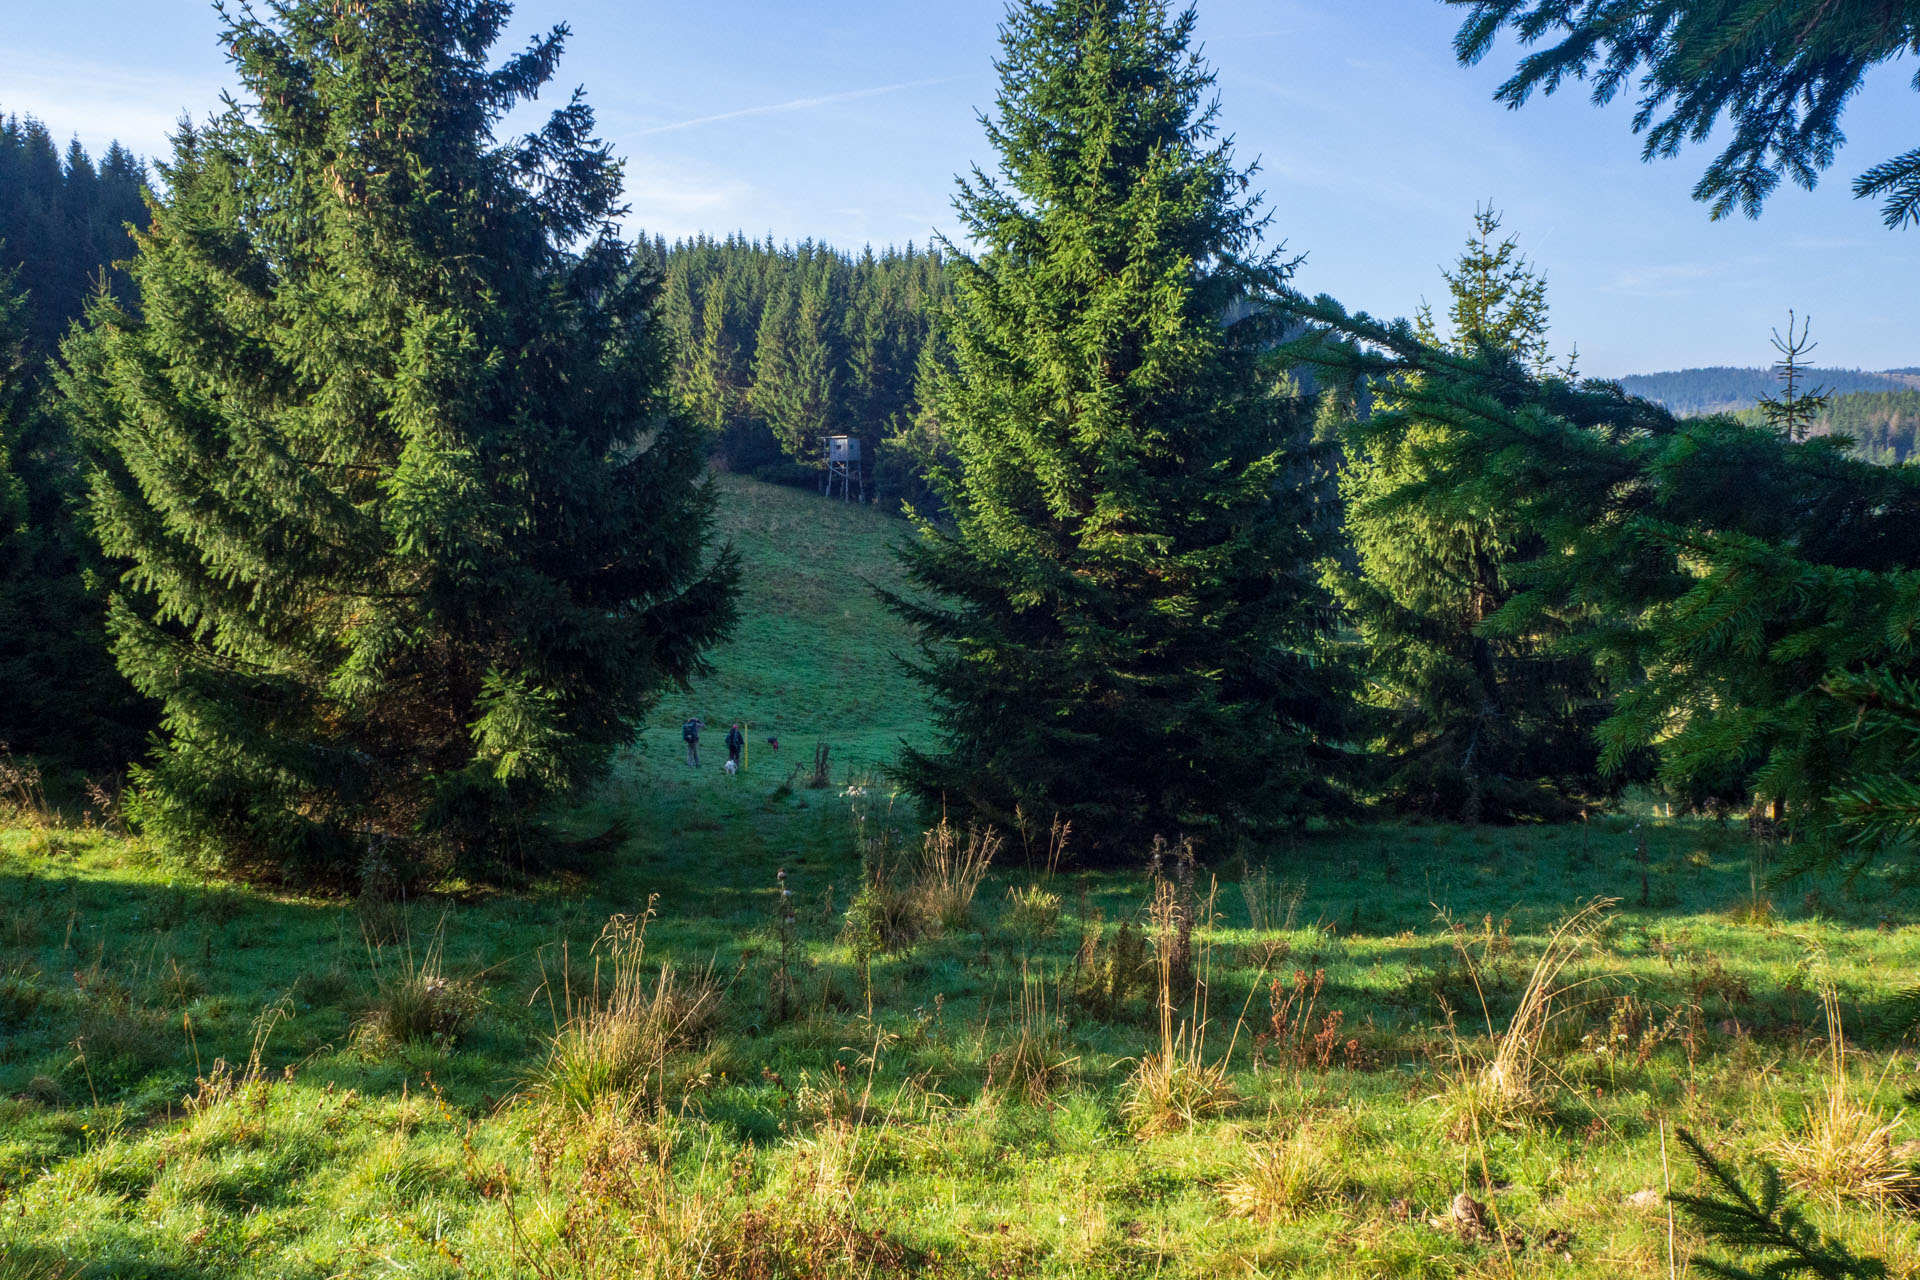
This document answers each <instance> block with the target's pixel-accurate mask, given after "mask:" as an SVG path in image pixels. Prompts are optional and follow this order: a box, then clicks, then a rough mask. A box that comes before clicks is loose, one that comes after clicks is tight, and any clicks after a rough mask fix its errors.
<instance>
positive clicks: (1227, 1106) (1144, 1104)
mask: <svg viewBox="0 0 1920 1280" xmlns="http://www.w3.org/2000/svg"><path fill="white" fill-rule="evenodd" d="M1182 896H1183V895H1182V894H1181V893H1180V891H1179V889H1178V888H1177V887H1176V886H1175V885H1174V884H1173V883H1172V882H1170V881H1167V880H1164V879H1163V880H1158V881H1157V882H1156V884H1155V887H1154V896H1153V903H1152V905H1151V906H1150V907H1149V908H1148V913H1149V918H1150V919H1151V921H1152V927H1153V948H1154V976H1155V979H1156V996H1157V1004H1158V1011H1159V1015H1160V1043H1159V1045H1158V1047H1157V1048H1155V1049H1154V1050H1153V1051H1152V1052H1151V1053H1149V1054H1147V1055H1146V1057H1144V1058H1142V1059H1141V1060H1140V1064H1139V1066H1137V1067H1136V1068H1135V1069H1134V1072H1133V1076H1132V1078H1131V1079H1129V1080H1128V1082H1127V1088H1126V1096H1125V1098H1124V1099H1123V1100H1122V1102H1121V1110H1122V1112H1123V1113H1124V1114H1125V1116H1126V1118H1127V1121H1128V1123H1129V1124H1130V1125H1131V1126H1132V1128H1133V1130H1134V1132H1136V1133H1138V1134H1140V1135H1141V1136H1142V1137H1150V1136H1152V1135H1154V1134H1160V1133H1172V1132H1176V1131H1178V1130H1181V1129H1185V1128H1188V1127H1189V1126H1191V1125H1194V1124H1197V1123H1199V1122H1200V1121H1202V1120H1207V1119H1211V1118H1212V1117H1215V1116H1219V1115H1223V1114H1225V1113H1226V1112H1227V1111H1229V1110H1231V1109H1232V1107H1233V1106H1234V1104H1235V1103H1237V1102H1238V1101H1239V1094H1238V1092H1237V1091H1236V1090H1235V1089H1234V1087H1233V1077H1232V1076H1231V1074H1230V1073H1229V1072H1228V1070H1227V1060H1228V1059H1229V1058H1230V1057H1231V1056H1232V1053H1233V1046H1232V1045H1231V1044H1229V1045H1228V1046H1227V1052H1226V1053H1224V1054H1222V1055H1220V1057H1219V1058H1218V1059H1216V1060H1214V1061H1211V1062H1209V1061H1208V1060H1207V1055H1206V1041H1207V983H1206V977H1205V973H1204V968H1205V959H1206V957H1205V956H1204V955H1203V956H1202V959H1201V963H1200V964H1199V965H1198V966H1194V965H1193V964H1192V961H1191V960H1187V959H1186V957H1187V955H1188V952H1187V948H1188V947H1189V946H1190V945H1191V938H1192V934H1193V922H1192V918H1191V911H1192V908H1191V907H1188V906H1186V905H1185V904H1184V903H1183V901H1182ZM1208 906H1209V912H1208V913H1209V914H1211V910H1210V908H1211V900H1209V903H1208ZM1183 960H1185V962H1186V964H1187V965H1188V966H1189V967H1190V972H1191V974H1192V979H1191V980H1192V983H1193V989H1192V995H1191V1003H1190V1005H1189V1013H1188V1015H1186V1016H1183V1017H1181V1018H1179V1019H1178V1020H1176V1019H1175V1016H1174V996H1173V992H1174V986H1175V983H1174V977H1175V974H1176V972H1178V971H1179V969H1180V967H1181V965H1182V961H1183Z"/></svg>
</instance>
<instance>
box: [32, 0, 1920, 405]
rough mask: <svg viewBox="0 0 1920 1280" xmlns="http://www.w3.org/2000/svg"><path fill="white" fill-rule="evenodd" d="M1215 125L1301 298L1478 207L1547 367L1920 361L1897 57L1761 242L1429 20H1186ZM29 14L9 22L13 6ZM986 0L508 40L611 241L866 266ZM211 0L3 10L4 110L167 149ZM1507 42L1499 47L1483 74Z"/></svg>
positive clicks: (1219, 10)
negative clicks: (562, 118) (1794, 350)
mask: <svg viewBox="0 0 1920 1280" xmlns="http://www.w3.org/2000/svg"><path fill="white" fill-rule="evenodd" d="M1199 7H1200V31H1201V36H1202V39H1203V40H1204V41H1205V45H1206V53H1207V56H1208V58H1209V59H1210V61H1211V62H1212V63H1213V65H1214V67H1215V69H1216V70H1217V72H1218V74H1219V90H1220V94H1221V98H1222V105H1223V115H1222V120H1223V123H1224V125H1225V127H1226V128H1227V130H1228V131H1230V132H1231V133H1233V134H1234V135H1235V137H1236V139H1237V146H1238V152H1239V154H1240V156H1241V157H1242V158H1243V159H1248V160H1251V159H1253V158H1256V157H1257V158H1259V159H1260V161H1261V164H1262V174H1261V176H1260V178H1259V179H1257V181H1258V182H1260V183H1261V184H1262V185H1263V186H1264V187H1265V189H1266V191H1267V193H1268V195H1269V198H1270V202H1271V207H1272V208H1273V210H1274V212H1275V215H1276V216H1275V220H1274V228H1275V231H1276V233H1277V235H1280V236H1284V237H1285V238H1286V240H1287V242H1288V245H1289V248H1291V249H1293V250H1299V251H1304V252H1306V253H1307V254H1308V260H1307V264H1306V266H1305V267H1304V268H1303V269H1302V271H1301V273H1300V275H1299V277H1298V283H1299V284H1300V285H1301V286H1302V287H1303V288H1305V289H1306V290H1308V291H1309V292H1327V293H1331V294H1333V295H1334V296H1336V297H1338V298H1339V299H1340V300H1341V301H1342V302H1344V303H1345V304H1346V305H1347V306H1349V307H1351V308H1359V309H1365V310H1368V311H1371V312H1373V313H1375V314H1376V315H1402V314H1406V313H1409V312H1410V311H1411V310H1412V309H1413V308H1414V307H1416V306H1417V305H1418V304H1419V303H1420V301H1421V300H1422V299H1423V298H1434V299H1436V300H1438V298H1439V295H1440V293H1441V291H1442V289H1443V286H1442V285H1441V282H1440V279H1439V268H1440V266H1441V264H1443V263H1446V262H1450V261H1451V260H1452V259H1453V258H1454V257H1455V256H1456V255H1457V253H1458V251H1459V248H1460V244H1461V242H1462V240H1463V239H1464V238H1465V235H1466V232H1467V230H1468V224H1469V222H1470V220H1471V217H1472V214H1473V210H1474V206H1475V203H1476V202H1482V201H1486V200H1488V199H1491V200H1492V201H1493V202H1494V204H1495V206H1496V207H1497V208H1499V209H1501V210H1503V211H1504V212H1505V215H1506V229H1507V230H1508V231H1510V232H1513V233H1515V234H1517V235H1518V236H1519V238H1520V241H1521V244H1522V245H1523V247H1524V248H1525V249H1526V251H1527V252H1528V253H1529V255H1530V256H1531V257H1532V258H1533V260H1534V261H1535V263H1536V264H1537V265H1539V266H1540V267H1542V268H1543V269H1545V270H1546V272H1547V274H1548V277H1549V279H1550V281H1551V294H1550V296H1551V300H1552V304H1553V316H1554V337H1555V346H1556V349H1559V350H1564V349H1565V348H1566V347H1567V346H1568V345H1569V344H1570V343H1575V342H1577V343H1578V345H1579V348H1580V351H1581V357H1582V358H1581V366H1582V368H1583V370H1584V371H1586V372H1588V373H1591V374H1600V375H1607V376H1614V375H1619V374H1625V373H1633V372H1647V371H1652V370H1656V369H1667V368H1676V367H1682V366H1687V365H1701V364H1764V363H1766V362H1767V361H1768V360H1769V359H1770V357H1771V354H1772V353H1771V351H1770V349H1769V347H1768V343H1767V336H1768V331H1769V330H1770V329H1771V328H1772V327H1774V326H1777V325H1781V324H1783V323H1784V321H1785V318H1786V312H1787V309H1788V308H1789V307H1792V308H1795V309H1797V310H1798V311H1799V312H1800V313H1801V314H1802V315H1807V314H1810V315H1811V316H1812V317H1813V322H1814V336H1815V338H1816V339H1817V340H1818V341H1819V342H1820V348H1819V350H1818V352H1817V353H1816V355H1815V359H1816V360H1818V361H1820V362H1821V363H1827V364H1835V365H1845V366H1861V367H1866V368H1886V367H1893V366H1902V365H1920V231H1908V232H1904V233H1903V232H1889V231H1886V230H1884V229H1883V228H1882V227H1881V226H1880V223H1879V220H1878V217H1877V215H1876V213H1875V210H1874V208H1873V206H1872V205H1871V204H1869V203H1867V202H1862V201H1857V200H1854V199H1853V198H1852V197H1851V196H1850V195H1849V194H1848V192H1847V185H1848V182H1849V181H1850V179H1851V178H1852V176H1853V175H1854V174H1855V173H1857V172H1858V171H1859V170H1861V169H1863V168H1865V167H1867V166H1868V165H1869V164H1872V163H1874V162H1876V161H1878V160H1881V159H1884V158H1886V157H1888V156H1891V155H1894V154H1897V153H1900V152H1903V151H1906V150H1908V149H1909V148H1911V147H1913V146H1914V145H1916V142H1920V138H1916V137H1915V128H1914V121H1915V120H1916V119H1920V113H1916V112H1915V110H1914V108H1915V105H1916V102H1920V98H1916V95H1915V94H1914V92H1913V91H1912V89H1911V88H1909V87H1908V83H1907V82H1908V80H1909V79H1910V77H1911V76H1912V74H1913V71H1914V68H1913V67H1912V66H1903V65H1900V64H1894V65H1892V66H1888V67H1883V68H1881V69H1880V70H1879V72H1878V73H1877V74H1876V75H1875V76H1874V77H1873V78H1872V79H1871V80H1870V82H1869V83H1868V85H1867V87H1866V89H1865V91H1864V92H1863V93H1862V94H1861V95H1860V96H1859V97H1858V98H1856V99H1855V101H1854V103H1853V105H1852V106H1851V108H1850V109H1849V111H1848V114H1847V116H1846V121H1845V124H1846V129H1847V133H1848V135H1849V145H1848V146H1846V147H1845V148H1844V149H1843V150H1842V151H1841V153H1840V158H1839V162H1838V163H1837V164H1836V166H1835V167H1834V168H1833V169H1832V170H1831V171H1830V172H1829V173H1828V175H1827V176H1826V178H1825V180H1824V181H1823V182H1822V183H1821V185H1820V188H1819V189H1818V190H1817V191H1815V192H1813V193H1811V194H1809V193H1806V192H1803V191H1801V190H1799V189H1798V188H1793V189H1790V190H1785V191H1783V192H1781V193H1780V194H1779V195H1777V196H1776V197H1775V198H1774V200H1773V201H1772V203H1771V204H1770V205H1769V207H1768V209H1767V212H1766V214H1765V215H1764V216H1763V217H1762V218H1761V219H1760V220H1759V221H1758V222H1749V221H1747V220H1746V219H1744V218H1738V219H1734V220H1731V221H1726V222H1720V223H1712V222H1709V221H1708V220H1707V216H1706V212H1705V209H1704V208H1703V207H1702V206H1701V205H1699V204H1696V203H1695V202H1693V201H1692V200H1690V199H1689V198H1688V195H1687V193H1688V190H1689V189H1690V188H1691V186H1692V184H1693V182H1694V181H1695V179H1696V178H1697V177H1698V175H1699V172H1700V170H1701V168H1702V167H1703V166H1704V165H1705V163H1706V161H1707V159H1708V158H1709V154H1710V153H1709V152H1707V151H1706V150H1705V149H1703V148H1696V149H1694V150H1692V151H1690V152H1688V153H1685V154H1684V155H1683V156H1682V157H1680V158H1679V159H1677V160H1669V161H1660V162H1656V163H1654V164H1643V163H1641V161H1640V159H1639V141H1638V140H1637V139H1636V138H1634V137H1633V135H1632V134H1631V132H1630V131H1629V128H1628V116H1629V115H1630V112H1631V108H1630V106H1629V105H1628V104H1625V103H1617V104H1615V105H1614V106H1613V107H1612V108H1610V109H1608V110H1604V111H1602V110H1596V109H1594V108H1593V107H1591V106H1590V105H1588V103H1587V101H1586V99H1585V97H1584V96H1583V95H1582V94H1580V93H1579V92H1578V90H1577V88H1576V91H1575V92H1573V93H1564V92H1563V93H1562V94H1560V95H1558V96H1556V97H1554V98H1551V99H1540V100H1537V101H1535V102H1534V103H1532V104H1530V105H1529V106H1528V107H1527V108H1526V109H1525V110H1522V111H1519V112H1511V111H1508V110H1506V109H1505V108H1503V107H1501V106H1498V105H1496V104H1495V103H1494V102H1493V101H1492V100H1491V95H1492V91H1493V88H1494V86H1495V85H1497V84H1498V83H1499V81H1500V80H1501V78H1502V77H1503V75H1504V73H1505V71H1506V69H1507V68H1509V67H1510V66H1511V64H1512V61H1513V56H1512V50H1511V49H1506V50H1502V51H1498V52H1496V54H1495V55H1494V56H1493V57H1490V58H1489V59H1488V61H1487V62H1486V63H1484V64H1483V65H1481V66H1479V67H1476V68H1471V69H1462V68H1460V67H1459V66H1458V65H1457V64H1456V63H1455V62H1454V61H1453V58H1452V55H1451V49H1450V45H1449V40H1450V38H1451V35H1452V32H1453V29H1454V26H1455V17H1456V15H1455V13H1454V12H1453V11H1450V10H1448V9H1447V8H1445V7H1444V6H1443V5H1441V4H1440V3H1439V2H1438V0H1199ZM18 10H25V12H20V11H18ZM1001 13H1002V7H1001V4H1000V3H999V0H942V2H941V3H928V2H926V0H919V2H916V3H911V4H901V3H898V0H893V2H892V3H882V2H881V0H835V2H832V3H825V4H817V5H797V4H793V3H791V0H781V2H779V3H775V2H773V0H703V2H702V3H697V4H686V3H680V4H664V3H658V2H657V0H520V3H519V4H518V6H517V9H516V13H515V20H514V34H513V37H512V43H514V44H516V45H517V44H518V43H519V42H520V41H522V40H523V39H524V38H525V37H526V36H528V35H530V34H531V33H532V32H534V31H535V30H537V29H540V28H544V27H545V26H548V25H550V24H552V23H555V22H562V21H564V22H567V23H569V24H570V25H571V26H572V28H573V37H572V40H571V41H570V44H569V55H568V57H567V58H566V60H565V62H564V63H563V64H562V68H561V80H562V82H563V85H564V86H565V87H570V86H571V85H572V84H575V83H579V84H584V85H585V86H586V88H587V92H588V95H589V99H590V101H591V102H592V103H593V104H594V106H595V108H596V110H597V111H598V113H599V116H600V122H601V126H602V131H603V133H604V134H605V135H606V136H607V137H608V138H609V139H610V140H611V141H612V142H613V143H614V145H615V147H616V148H617V149H618V150H619V151H620V152H621V153H622V154H623V155H625V156H626V157H627V158H628V166H627V177H628V187H629V196H630V199H631V201H632V204H633V216H632V225H633V226H634V227H635V228H642V227H644V228H645V229H647V230H649V231H660V232H663V233H665V234H666V235H668V236H669V237H673V236H678V235H685V234H690V233H693V232H696V231H701V230H705V231H710V232H716V233H724V232H726V231H730V230H744V231H746V232H748V233H749V234H754V235H764V234H767V233H771V234H773V235H774V236H775V237H777V238H780V239H799V238H802V237H806V236H813V237H815V238H817V239H823V240H827V241H829V242H832V243H834V244H838V245H842V246H849V247H858V246H859V245H860V244H861V243H865V242H871V243H873V244H876V245H878V244H883V243H886V242H890V241H891V242H896V243H897V242H900V241H905V240H913V241H915V242H917V243H925V242H926V241H927V239H928V238H929V236H930V235H931V234H932V233H933V232H934V231H935V230H936V229H939V230H950V229H952V227H953V226H954V219H953V216H952V213H951V210H950V207H949V199H950V197H951V194H952V191H953V175H954V174H955V173H956V172H957V171H959V170H961V169H963V168H964V167H965V166H967V165H968V164H970V163H974V162H982V163H990V162H991V160H992V156H991V154H990V153H989V151H988V149H987V147H986V145H985V142H984V140H983V138H982V136H981V133H980V130H979V127H978V125H977V123H976V121H975V112H976V111H977V110H978V109H980V108H984V107H988V106H990V105H991V103H992V100H993V91H994V78H993V71H992V65H991V59H992V57H993V54H994V52H995V48H996V45H995V27H996V24H997V22H998V20H999V18H1000V15H1001ZM215 30H216V27H215V22H214V17H213V14H212V11H211V9H210V7H209V6H208V5H207V4H205V3H202V0H74V2H73V3H69V4H66V5H50V4H40V5H32V6H27V5H21V6H18V7H17V9H16V11H15V12H14V13H12V14H10V15H9V19H8V22H7V24H6V28H5V32H4V34H0V110H6V111H19V112H23V113H30V114H33V115H37V116H39V117H41V118H42V119H44V120H45V121H46V122H47V124H48V125H49V126H50V127H51V128H52V129H53V130H54V132H55V134H56V135H57V136H59V137H61V138H63V139H64V138H65V137H67V136H68V135H75V134H77V135H78V136H79V137H80V139H81V141H82V142H83V143H85V144H86V145H87V147H88V148H89V150H93V151H95V152H96V153H97V151H98V150H99V149H100V148H101V147H103V146H104V145H105V144H106V142H107V141H108V140H109V139H110V138H115V137H117V138H119V139H120V140H121V141H123V142H125V143H126V144H127V145H129V146H131V147H132V148H133V149H134V150H136V151H138V152H140V153H141V154H143V155H153V154H156V153H163V152H164V150H165V146H166V143H165V138H166V135H167V133H168V131H169V129H170V127H171V124H172V122H173V121H174V120H175V119H177V118H178V116H179V115H180V113H181V112H182V111H183V110H184V111H190V112H192V113H193V114H195V115H204V114H205V113H206V112H208V111H209V110H211V109H212V108H213V106H214V105H215V103H216V102H217V100H218V95H219V92H220V90H221V89H222V88H223V87H225V86H228V85H229V84H231V83H232V77H231V75H230V72H229V68H228V67H227V66H226V64H225V62H224V61H223V59H222V57H221V55H220V51H219V49H218V47H217V45H216V43H215V40H214V34H215ZM1503 54H1504V57H1503V56H1502V55H1503Z"/></svg>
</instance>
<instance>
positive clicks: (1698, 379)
mask: <svg viewBox="0 0 1920 1280" xmlns="http://www.w3.org/2000/svg"><path fill="white" fill-rule="evenodd" d="M1805 375H1806V378H1807V381H1808V384H1809V385H1810V386H1820V387H1825V388H1826V389H1827V391H1828V392H1830V393H1831V394H1833V395H1836V396H1848V395H1859V394H1864V393H1869V392H1884V391H1902V390H1914V389H1920V375H1916V374H1914V373H1913V371H1912V370H1906V371H1901V370H1896V369H1890V370H1887V371H1886V372H1884V373H1869V372H1866V371H1865V370H1861V369H1820V368H1810V369H1807V370H1805ZM1619 383H1620V385H1621V386H1622V387H1623V388H1625V390H1626V392H1627V394H1628V395H1635V396H1644V397H1646V398H1647V399H1648V400H1652V401H1653V402H1655V403H1656V404H1661V405H1664V406H1666V407H1667V408H1668V409H1670V410H1672V411H1673V412H1674V413H1677V414H1680V415H1681V416H1683V417H1694V416H1698V415H1700V414H1706V413H1733V412H1736V411H1739V410H1742V409H1751V408H1753V407H1754V406H1755V405H1756V404H1758V403H1759V402H1760V400H1761V398H1762V397H1765V396H1768V395H1771V394H1773V393H1774V391H1775V390H1776V389H1777V387H1778V379H1777V377H1776V375H1775V373H1774V371H1773V370H1772V369H1770V368H1765V367H1754V368H1732V367H1729V366H1716V367H1713V368H1706V369H1674V370H1670V371H1668V372H1666V373H1635V374H1629V375H1627V376H1626V377H1624V378H1621V379H1619Z"/></svg>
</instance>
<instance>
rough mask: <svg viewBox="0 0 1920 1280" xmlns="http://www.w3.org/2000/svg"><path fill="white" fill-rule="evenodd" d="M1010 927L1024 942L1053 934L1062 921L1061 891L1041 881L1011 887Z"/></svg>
mask: <svg viewBox="0 0 1920 1280" xmlns="http://www.w3.org/2000/svg"><path fill="white" fill-rule="evenodd" d="M1007 898H1008V900H1009V903H1010V905H1009V906H1008V908H1007V928H1008V929H1010V930H1011V931H1012V932H1013V935H1014V937H1016V938H1018V939H1020V942H1021V944H1022V945H1023V946H1026V947H1032V946H1033V945H1034V944H1035V943H1036V942H1043V941H1045V940H1046V939H1048V938H1050V937H1052V936H1053V931H1054V929H1055V928H1057V927H1058V926H1059V924H1060V895H1059V894H1057V893H1054V892H1051V891H1050V890H1048V889H1046V888H1043V887H1042V886H1040V885H1037V884H1030V885H1024V886H1022V887H1020V888H1017V889H1009V890H1007Z"/></svg>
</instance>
